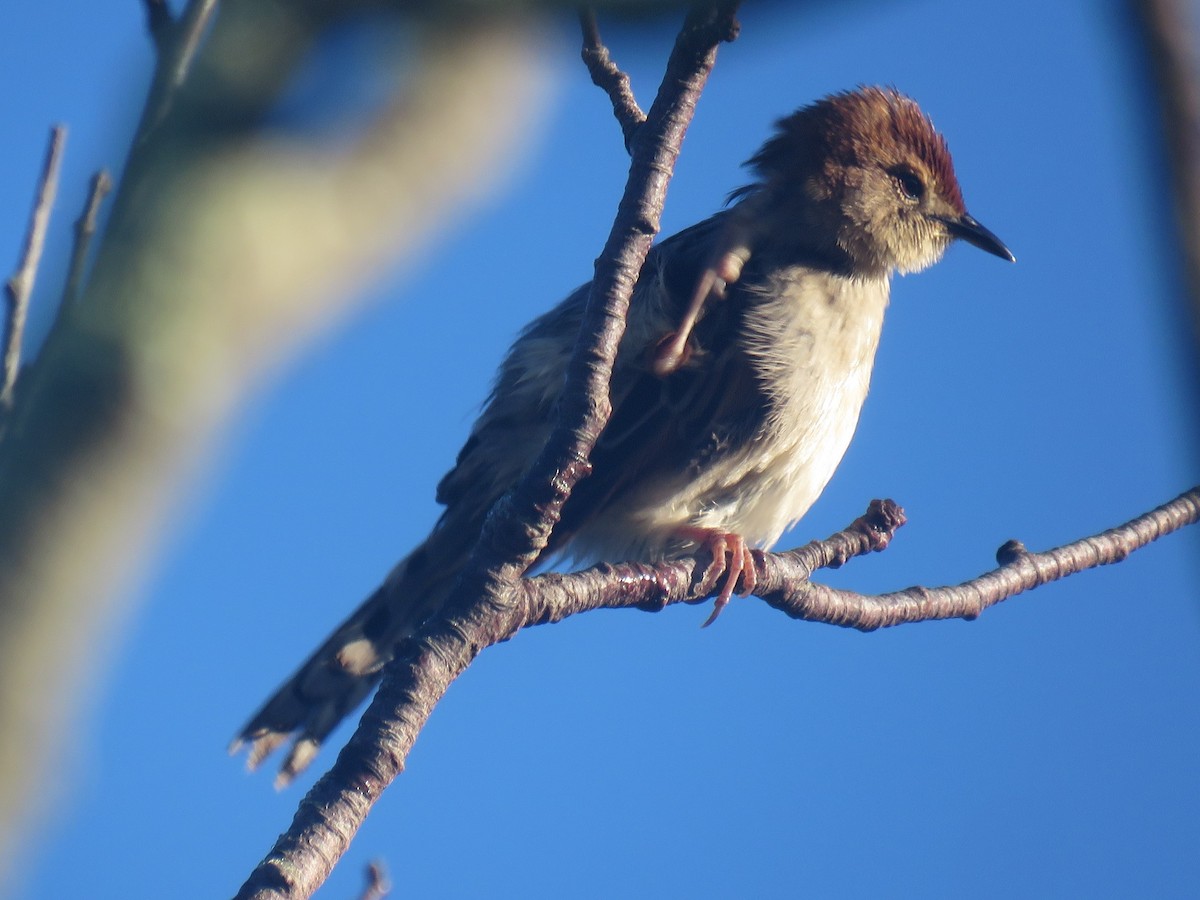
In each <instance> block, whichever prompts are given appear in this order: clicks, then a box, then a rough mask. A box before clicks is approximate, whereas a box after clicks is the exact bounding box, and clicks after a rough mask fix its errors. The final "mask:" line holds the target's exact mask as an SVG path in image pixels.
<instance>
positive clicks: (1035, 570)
mask: <svg viewBox="0 0 1200 900" xmlns="http://www.w3.org/2000/svg"><path fill="white" fill-rule="evenodd" d="M898 512H899V507H896V506H895V504H893V503H891V501H878V500H877V501H874V502H873V503H872V504H871V507H870V508H868V510H867V512H866V514H865V515H864V516H862V517H861V518H859V519H857V520H855V521H854V522H853V523H851V524H850V525H849V526H847V527H846V528H845V529H843V530H842V531H839V532H838V533H837V534H834V535H832V536H831V537H829V538H826V539H825V540H823V541H814V542H813V543H811V544H807V545H805V546H804V547H800V548H797V549H796V550H790V551H788V552H786V553H771V554H762V555H761V558H760V559H758V560H757V562H758V566H757V567H756V568H757V576H758V588H757V589H756V591H755V595H756V596H758V597H759V598H760V599H762V600H763V601H764V602H765V603H767V604H768V605H769V606H771V607H773V608H775V609H778V610H780V611H781V612H783V613H786V614H787V615H788V616H790V617H791V618H793V619H803V620H805V621H809V622H821V623H824V624H827V625H839V626H842V627H845V628H855V629H858V630H859V631H874V630H876V629H878V628H887V627H890V626H893V625H902V624H906V623H913V622H926V621H931V620H935V619H974V618H977V617H978V616H979V615H980V613H982V612H983V611H984V610H985V609H987V608H988V607H991V606H994V605H996V604H997V603H1000V602H1001V601H1003V600H1007V599H1008V598H1009V597H1013V596H1015V595H1017V594H1019V593H1022V592H1023V591H1028V590H1031V589H1032V588H1035V587H1038V586H1039V585H1043V584H1048V583H1049V582H1051V581H1057V580H1059V579H1061V578H1066V577H1067V576H1068V575H1074V574H1075V573H1077V572H1082V571H1084V570H1085V569H1091V568H1095V567H1097V566H1104V565H1110V564H1112V563H1115V562H1120V561H1121V560H1123V559H1125V558H1126V557H1127V556H1128V555H1129V554H1130V553H1132V552H1134V551H1135V550H1137V549H1139V548H1141V547H1144V546H1145V545H1147V544H1149V543H1151V542H1152V541H1155V540H1157V539H1158V538H1160V537H1163V536H1164V535H1167V534H1170V533H1171V532H1174V531H1178V530H1179V529H1181V528H1183V527H1185V526H1187V525H1194V524H1195V523H1196V522H1197V521H1200V486H1197V487H1194V488H1192V489H1191V490H1189V491H1186V492H1184V493H1183V494H1180V495H1179V496H1178V497H1176V498H1175V499H1174V500H1171V501H1170V502H1168V503H1165V504H1163V505H1162V506H1160V507H1158V508H1157V509H1154V510H1151V511H1150V512H1148V513H1146V514H1145V515H1142V516H1138V517H1137V518H1136V519H1132V520H1131V521H1129V522H1126V523H1125V524H1123V525H1119V526H1117V527H1116V528H1112V529H1109V530H1108V531H1104V532H1101V533H1100V534H1096V535H1092V536H1090V537H1085V538H1081V539H1079V540H1077V541H1073V542H1072V543H1069V544H1064V545H1063V546H1061V547H1055V548H1054V549H1052V550H1047V551H1045V552H1043V553H1030V552H1028V551H1026V550H1024V549H1023V548H1020V545H1019V544H1018V543H1017V542H1015V541H1010V542H1008V543H1006V544H1005V545H1004V546H1003V547H1001V552H1000V553H998V556H1001V557H1003V558H1002V564H1001V565H1000V566H999V567H998V568H996V569H993V570H992V571H990V572H985V573H984V574H982V575H980V576H979V577H978V578H974V579H972V580H970V581H967V582H964V583H962V584H958V585H951V586H947V587H940V588H924V587H912V588H908V589H907V590H903V591H896V592H893V593H889V594H880V595H876V596H872V595H867V594H857V593H854V592H853V591H845V590H839V589H837V588H831V587H828V586H826V585H822V584H817V583H815V582H812V581H810V580H809V576H810V575H811V574H812V573H813V572H815V571H817V570H818V569H823V568H836V567H838V566H840V565H841V564H842V563H844V562H845V561H847V560H848V559H850V558H852V557H854V556H862V555H865V554H867V553H871V552H874V551H878V550H882V549H884V548H886V547H887V545H888V542H889V541H890V540H891V537H892V535H893V534H894V533H895V530H896V529H897V528H899V527H900V525H902V524H903V523H904V518H903V513H899V515H898V516H897V515H896V513H898ZM1014 545H1016V547H1014ZM707 563H708V561H707V560H706V559H705V558H703V557H697V558H690V559H681V560H677V561H673V562H668V563H659V564H657V565H647V564H639V563H624V564H621V565H616V566H612V565H601V566H596V567H594V568H592V569H588V570H586V571H583V572H575V573H572V574H570V575H542V576H539V577H537V578H531V579H528V580H527V581H526V582H524V584H523V587H522V590H523V593H524V598H525V604H526V609H527V614H526V619H525V621H524V622H522V623H521V626H530V625H541V624H545V623H549V622H558V621H561V620H562V619H565V618H566V617H568V616H572V615H576V614H577V613H581V612H586V611H588V610H592V609H642V610H659V609H663V608H664V607H666V606H668V605H669V604H672V603H701V602H703V601H704V600H705V597H704V596H703V592H702V591H700V590H698V589H697V585H698V581H697V579H698V578H699V575H700V573H703V572H704V570H705V568H706V566H707ZM509 636H511V635H506V637H509Z"/></svg>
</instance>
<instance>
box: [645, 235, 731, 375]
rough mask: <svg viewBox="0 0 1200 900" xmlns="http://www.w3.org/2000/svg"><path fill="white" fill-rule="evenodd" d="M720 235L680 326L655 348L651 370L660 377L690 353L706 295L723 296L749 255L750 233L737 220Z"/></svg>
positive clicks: (673, 368)
mask: <svg viewBox="0 0 1200 900" xmlns="http://www.w3.org/2000/svg"><path fill="white" fill-rule="evenodd" d="M721 237H722V240H721V241H719V242H718V244H717V250H716V252H715V253H714V254H713V257H712V259H711V260H710V261H709V263H708V265H707V266H705V268H704V271H703V272H701V273H700V280H699V281H698V282H697V283H696V290H695V291H694V292H693V293H692V299H691V301H690V302H689V303H688V306H687V309H685V310H684V312H683V318H682V319H680V320H679V327H678V328H676V329H675V330H674V331H672V332H669V333H668V334H667V336H666V337H664V338H663V339H662V340H661V341H659V343H658V346H657V347H656V348H655V349H654V361H653V368H654V374H655V375H657V376H658V377H659V378H665V377H666V376H668V375H670V374H671V373H672V372H674V371H676V370H677V369H679V367H680V366H682V365H683V364H684V363H686V362H687V360H688V357H689V356H690V355H691V353H690V351H689V350H688V338H690V337H691V336H692V329H693V328H694V327H695V325H696V321H697V320H698V319H699V318H700V311H701V310H702V309H704V304H705V303H706V302H708V298H709V297H715V298H717V299H718V300H723V299H725V288H726V287H727V286H728V285H731V284H733V283H734V282H736V281H737V280H738V279H739V278H741V277H742V268H743V267H744V266H745V265H746V261H747V260H748V259H750V244H749V234H748V231H747V229H746V227H745V226H744V225H743V224H742V223H741V222H740V221H737V220H735V221H733V222H732V223H731V224H730V226H729V227H728V228H727V229H726V230H725V233H724V234H723V235H722V236H721Z"/></svg>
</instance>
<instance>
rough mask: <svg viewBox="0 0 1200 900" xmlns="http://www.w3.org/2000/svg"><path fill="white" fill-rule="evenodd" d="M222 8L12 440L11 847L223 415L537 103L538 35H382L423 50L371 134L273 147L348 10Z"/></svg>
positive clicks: (474, 190) (7, 468)
mask: <svg viewBox="0 0 1200 900" xmlns="http://www.w3.org/2000/svg"><path fill="white" fill-rule="evenodd" d="M213 5H214V4H212V3H206V2H202V0H197V2H194V3H193V4H191V5H190V6H189V7H188V11H187V12H186V13H185V15H184V17H183V18H182V19H181V21H180V23H179V24H177V25H176V26H175V27H174V28H173V29H172V30H171V39H172V41H176V42H179V43H178V45H174V44H173V45H172V47H171V48H168V50H167V51H166V52H164V53H162V54H160V56H159V71H158V73H157V75H156V77H155V85H156V87H155V89H154V91H152V92H151V97H150V98H149V100H148V101H147V108H146V113H145V114H144V115H143V117H142V126H141V127H140V130H139V131H138V133H137V134H136V135H135V137H134V139H133V147H134V149H133V150H132V151H131V155H130V158H129V160H128V162H127V163H126V165H125V167H124V173H123V175H122V176H121V178H120V179H119V181H118V188H117V190H116V192H115V194H114V196H113V205H112V211H111V214H110V216H109V217H108V222H107V225H106V227H105V229H104V232H103V234H102V235H100V240H99V243H98V246H97V251H96V260H95V263H94V265H93V267H92V270H91V275H90V277H89V278H88V279H87V280H86V283H85V287H84V295H83V297H82V302H80V303H78V304H75V305H73V306H72V307H71V308H69V309H67V310H65V312H64V315H63V316H62V317H60V319H59V320H58V321H57V322H56V324H55V326H54V328H53V329H52V331H51V334H50V336H49V337H48V339H47V341H46V344H45V346H44V349H43V350H42V353H41V354H40V356H39V358H38V360H37V361H36V364H35V365H33V366H31V367H29V368H28V369H27V370H26V372H25V374H23V375H22V387H21V390H20V391H18V392H17V396H16V403H15V405H14V408H13V411H12V415H11V417H10V420H9V429H8V433H7V437H6V439H5V440H4V442H3V443H2V444H0V829H2V830H3V833H2V834H0V854H3V853H4V851H5V850H6V849H11V843H12V841H13V839H14V837H15V836H16V835H18V834H19V835H25V834H28V833H29V832H30V830H31V825H30V815H29V813H30V809H31V807H32V801H33V799H34V798H35V797H37V796H39V795H41V794H42V793H44V792H43V791H42V790H41V789H40V785H42V783H43V780H44V775H45V773H47V772H48V771H50V769H51V767H52V766H53V765H54V764H55V763H56V762H57V759H58V754H57V753H56V752H55V748H56V747H57V746H58V744H59V741H58V737H59V735H60V734H61V733H62V729H63V726H64V724H65V722H66V721H67V717H68V715H69V713H70V712H71V709H70V707H71V706H72V703H71V698H73V697H75V696H77V694H78V693H79V691H78V685H79V683H80V682H81V681H82V680H83V677H84V674H85V672H86V671H87V670H88V669H89V667H90V666H91V665H92V664H93V663H94V654H95V653H96V651H97V649H98V648H102V647H104V646H105V638H106V636H107V635H108V633H109V630H110V627H111V626H110V623H111V622H112V621H113V620H114V618H115V615H116V613H117V611H118V610H119V608H120V607H121V605H122V603H121V601H123V599H124V598H126V597H127V596H128V595H129V593H130V588H131V587H132V585H133V583H134V581H135V579H136V577H137V575H138V573H139V572H140V571H141V569H142V567H143V565H144V563H145V561H146V560H148V559H149V558H150V557H151V555H152V553H153V551H154V550H155V549H156V547H157V542H158V541H159V540H160V539H161V537H162V536H163V534H164V532H165V530H166V529H165V528H164V525H163V523H164V519H165V517H166V515H167V514H168V513H169V512H171V511H172V510H173V508H174V506H175V504H176V503H177V502H178V499H179V497H180V496H181V495H182V494H185V493H186V491H185V489H184V488H185V485H186V484H187V481H188V478H189V476H191V475H192V474H193V473H194V470H195V468H196V466H197V464H198V462H199V461H200V460H201V459H202V457H203V456H204V454H205V452H206V451H207V450H208V449H209V448H210V447H211V446H212V444H213V441H214V440H215V438H216V437H217V436H219V434H220V431H221V429H222V426H223V424H224V423H225V421H226V420H227V418H228V416H229V415H230V413H231V412H232V411H233V410H234V409H235V408H236V407H237V405H238V403H239V402H240V401H241V400H242V398H243V397H245V396H246V394H247V392H248V391H250V390H252V389H253V388H254V387H255V385H256V384H257V381H258V377H259V376H260V375H261V374H262V373H263V372H264V371H265V370H267V369H269V368H270V367H271V366H272V365H273V364H275V363H277V362H278V361H279V360H280V359H281V358H283V357H284V356H286V355H287V354H289V353H291V352H292V351H294V350H295V349H296V348H297V347H298V346H299V345H301V344H302V343H303V342H304V341H305V340H306V339H307V338H309V337H310V336H312V335H313V334H314V333H315V332H316V331H317V330H318V329H319V328H320V327H322V326H323V325H325V324H326V323H327V322H329V321H330V320H332V319H334V318H335V317H338V316H340V315H342V314H344V313H345V312H346V311H347V310H349V309H350V308H352V307H353V306H354V305H355V304H356V303H357V298H358V294H359V291H358V290H357V289H358V288H359V287H360V286H362V285H364V284H365V283H367V282H368V281H369V280H370V279H371V278H372V277H373V276H374V275H375V274H376V273H378V272H380V271H381V270H383V269H384V268H385V267H387V268H392V267H394V266H395V265H396V264H397V263H403V262H406V261H409V260H411V259H412V258H413V256H414V255H415V254H416V253H418V252H419V251H420V249H421V248H422V247H423V246H424V243H425V242H426V241H428V240H429V239H430V237H431V235H433V234H435V233H437V232H438V231H439V230H440V229H441V228H444V227H445V225H446V223H447V221H448V220H449V219H450V217H451V213H452V212H455V211H457V210H459V209H461V208H462V207H463V206H464V205H465V204H468V203H470V202H472V201H474V200H475V199H476V198H477V197H478V196H479V195H480V193H481V191H482V190H483V189H484V188H485V186H487V185H489V184H491V183H492V182H493V181H494V180H495V179H496V177H497V175H498V174H499V173H501V172H503V171H505V170H506V166H505V165H504V163H505V161H506V160H507V158H508V157H509V155H510V153H511V152H512V150H513V149H514V148H515V147H516V146H517V145H518V143H519V141H520V140H521V139H522V138H523V137H525V136H526V135H527V134H528V133H529V127H528V126H529V119H530V117H531V114H532V113H533V112H534V111H535V110H536V109H537V108H538V103H537V100H538V98H539V95H540V92H539V87H540V85H541V79H540V77H539V76H540V74H541V70H540V66H539V62H540V60H541V59H542V54H541V52H540V46H541V44H540V32H539V30H538V29H536V28H535V27H533V25H532V23H530V22H529V21H527V20H524V19H521V18H519V17H513V16H509V17H503V18H501V17H495V18H491V19H486V20H485V19H473V18H472V17H470V16H469V15H466V14H464V15H462V16H458V17H455V19H454V21H453V22H449V21H444V22H439V21H432V22H429V21H422V22H420V23H415V22H413V21H412V20H409V19H400V18H395V19H383V20H381V21H379V22H378V26H379V27H386V26H387V25H388V24H389V23H390V24H391V25H392V26H393V27H395V28H397V29H401V28H409V27H412V28H414V31H413V32H411V33H413V34H415V35H416V40H415V41H414V44H413V46H414V50H415V51H416V52H415V54H414V57H413V59H411V60H406V63H409V65H408V67H407V68H404V69H403V72H402V74H403V77H401V74H400V73H398V74H397V75H396V85H395V88H394V92H393V96H392V98H391V100H390V102H388V103H386V104H385V105H384V106H382V107H381V108H380V109H379V110H378V112H377V113H376V114H375V117H374V119H373V121H371V122H369V123H368V124H367V125H366V126H365V127H364V128H363V129H361V131H359V132H358V133H357V134H354V135H349V136H347V135H337V136H336V137H335V138H334V139H332V140H329V141H328V142H327V143H322V144H314V143H313V141H314V140H318V139H316V138H314V137H313V136H312V134H310V133H303V134H297V135H289V134H287V133H284V132H282V131H280V130H279V129H273V130H271V131H270V132H264V131H262V130H260V128H259V125H260V124H261V123H262V121H263V117H264V115H266V114H267V113H268V112H269V111H270V109H271V108H272V105H273V104H274V103H275V102H276V99H277V98H278V96H279V92H280V91H281V90H282V89H283V88H284V87H285V86H286V85H287V84H288V82H289V79H290V78H291V77H292V74H293V73H294V72H295V70H296V68H297V66H299V65H300V64H301V63H302V62H303V61H304V60H305V58H306V54H307V52H308V50H309V48H310V47H311V46H312V44H313V43H314V42H315V41H316V40H317V39H318V37H319V34H320V30H321V29H323V28H326V27H335V26H336V25H337V24H338V20H337V18H336V17H337V16H339V15H341V14H342V12H341V9H342V6H343V5H340V4H328V5H327V8H326V11H325V15H324V16H314V15H313V14H312V13H311V10H309V9H307V8H305V9H299V8H300V7H305V6H306V5H305V4H303V3H300V4H297V3H294V2H291V0H229V2H227V3H226V4H225V5H223V6H222V9H221V14H220V15H219V16H216V17H215V18H213V19H212V20H211V21H208V20H207V19H206V13H207V12H209V11H211V9H212V7H213ZM345 6H354V5H353V4H347V5H345ZM189 22H192V23H198V24H197V25H196V27H194V28H189V27H186V25H187V23H189ZM418 26H419V27H418ZM205 30H206V33H207V38H206V39H205V40H203V41H201V40H200V33H201V31H205ZM196 47H198V48H199V49H198V50H196V49H194V48H196ZM246 48H254V52H253V53H247V52H246ZM184 63H187V64H186V65H185V64H184ZM181 72H183V73H185V74H186V77H185V78H184V80H183V81H182V82H180V81H178V78H179V77H180V75H179V73H181ZM188 73H190V74H188ZM162 84H175V85H177V87H176V88H175V89H174V90H173V92H170V93H169V96H166V97H164V96H162V95H160V93H159V87H158V86H160V85H162Z"/></svg>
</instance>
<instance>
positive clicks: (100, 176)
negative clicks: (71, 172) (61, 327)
mask: <svg viewBox="0 0 1200 900" xmlns="http://www.w3.org/2000/svg"><path fill="white" fill-rule="evenodd" d="M111 190H112V178H111V177H110V176H109V174H108V171H107V170H106V169H101V170H100V171H99V172H97V173H96V174H95V175H93V176H92V182H91V184H90V186H89V187H88V196H87V201H86V202H85V203H84V206H83V212H82V213H80V215H79V218H78V219H76V220H75V245H74V246H73V247H72V248H71V267H70V268H69V269H68V270H67V284H66V287H65V288H63V298H62V308H63V309H64V310H66V309H69V308H70V307H72V306H74V305H75V304H76V303H78V302H79V294H80V289H81V286H82V285H83V270H84V269H85V268H86V267H87V257H88V248H89V247H90V246H91V243H92V235H94V234H95V233H96V219H97V218H98V216H99V213H100V204H101V203H103V202H104V198H105V197H106V196H108V192H109V191H111ZM60 315H61V313H60Z"/></svg>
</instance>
